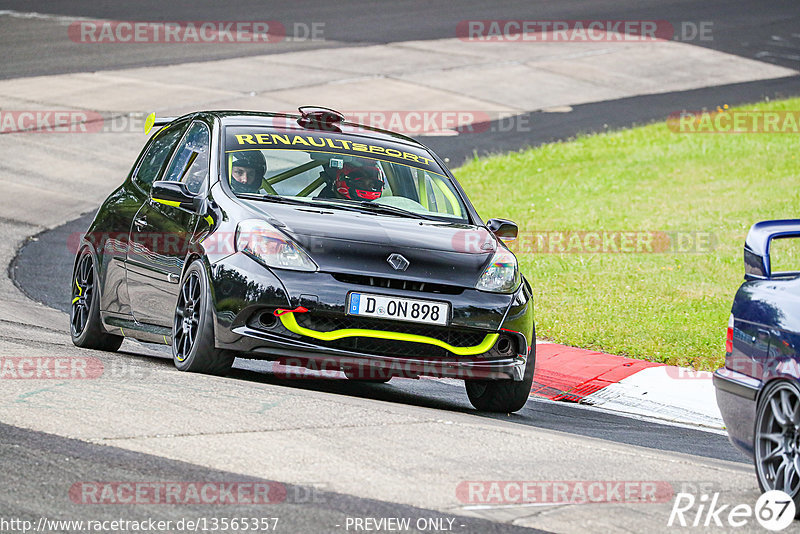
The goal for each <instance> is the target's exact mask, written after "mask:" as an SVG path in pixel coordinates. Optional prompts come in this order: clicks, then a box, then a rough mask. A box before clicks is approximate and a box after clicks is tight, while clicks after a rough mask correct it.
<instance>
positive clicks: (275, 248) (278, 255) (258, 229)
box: [236, 219, 318, 271]
mask: <svg viewBox="0 0 800 534" xmlns="http://www.w3.org/2000/svg"><path fill="white" fill-rule="evenodd" d="M236 250H237V251H238V252H245V253H247V254H249V255H250V256H253V257H254V258H256V259H257V260H259V261H261V262H262V263H263V264H264V265H266V266H268V267H275V268H277V269H291V270H293V271H316V270H317V269H318V267H317V264H316V263H314V260H312V259H311V258H310V257H309V256H308V254H306V252H305V251H304V250H303V249H301V248H300V247H299V246H297V245H296V244H295V243H293V242H292V241H291V240H289V239H287V238H286V236H284V235H283V234H282V233H280V232H279V231H278V230H276V229H275V227H274V226H272V225H271V224H269V223H267V222H265V221H262V220H259V219H248V220H246V221H242V222H240V223H239V226H238V227H237V228H236Z"/></svg>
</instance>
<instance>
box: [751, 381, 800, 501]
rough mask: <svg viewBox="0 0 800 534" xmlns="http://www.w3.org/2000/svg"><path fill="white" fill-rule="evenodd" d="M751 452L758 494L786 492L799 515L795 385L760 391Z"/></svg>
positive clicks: (799, 409) (799, 426) (799, 394)
mask: <svg viewBox="0 0 800 534" xmlns="http://www.w3.org/2000/svg"><path fill="white" fill-rule="evenodd" d="M753 453H754V454H753V457H754V463H755V468H756V477H758V485H759V487H760V488H761V491H768V490H773V489H778V490H781V491H783V492H785V493H788V494H789V496H790V497H791V498H792V500H794V503H795V506H796V507H797V510H798V515H800V388H798V386H797V384H796V383H794V382H790V381H787V380H780V381H776V382H772V383H770V384H769V385H768V386H767V387H766V388H765V389H764V391H763V392H762V394H761V398H760V400H759V401H758V411H757V412H756V431H755V442H754V443H753Z"/></svg>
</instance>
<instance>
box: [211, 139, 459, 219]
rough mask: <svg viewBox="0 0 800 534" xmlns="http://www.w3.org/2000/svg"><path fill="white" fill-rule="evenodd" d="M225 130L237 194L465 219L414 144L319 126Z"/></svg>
mask: <svg viewBox="0 0 800 534" xmlns="http://www.w3.org/2000/svg"><path fill="white" fill-rule="evenodd" d="M227 130H228V131H226V146H225V151H226V160H225V171H226V173H227V180H226V181H227V182H228V183H229V184H230V186H231V189H232V190H233V192H234V193H236V194H251V195H252V194H256V195H258V194H260V195H265V194H266V195H277V196H280V197H292V198H291V199H287V200H291V201H304V202H313V203H326V204H327V203H332V202H335V203H338V204H350V205H352V204H359V205H360V206H361V207H363V205H364V203H367V204H369V203H374V204H379V205H383V206H385V207H387V209H388V208H397V209H396V210H394V211H395V212H397V213H402V212H411V214H414V215H416V216H421V217H424V218H434V219H443V220H450V221H459V222H464V221H468V220H469V217H468V214H467V209H466V206H465V204H464V203H463V200H462V199H461V196H460V193H459V192H458V190H457V189H456V187H455V185H454V184H453V182H452V180H451V179H450V178H449V177H448V176H446V175H445V173H444V170H443V169H442V168H441V167H439V166H438V164H437V163H436V161H435V160H434V159H433V157H432V156H431V155H430V154H429V153H427V152H425V151H424V150H422V149H420V148H418V147H409V146H407V145H399V144H398V145H393V144H387V143H384V144H381V145H373V144H369V143H367V142H366V141H365V142H363V143H362V142H356V141H354V140H350V139H348V138H336V137H332V136H331V134H328V133H322V132H315V133H314V134H305V135H302V136H301V135H291V134H286V133H273V132H270V131H269V130H264V129H259V128H243V127H241V128H233V127H229V128H228V129H227ZM370 141H371V140H370ZM376 142H377V141H376ZM383 211H386V210H383ZM411 214H409V215H411Z"/></svg>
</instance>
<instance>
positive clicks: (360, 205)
mask: <svg viewBox="0 0 800 534" xmlns="http://www.w3.org/2000/svg"><path fill="white" fill-rule="evenodd" d="M315 200H316V199H315ZM319 200H321V201H325V202H331V203H334V204H336V205H337V206H342V207H345V206H346V207H348V208H350V209H360V210H364V211H368V212H372V213H385V214H387V215H402V216H403V217H412V218H415V219H425V220H428V221H436V220H438V219H437V218H435V217H429V216H427V215H423V214H421V213H417V212H414V211H409V210H404V209H403V208H397V207H395V206H389V205H387V204H376V203H375V202H370V201H368V200H345V199H338V198H326V199H319Z"/></svg>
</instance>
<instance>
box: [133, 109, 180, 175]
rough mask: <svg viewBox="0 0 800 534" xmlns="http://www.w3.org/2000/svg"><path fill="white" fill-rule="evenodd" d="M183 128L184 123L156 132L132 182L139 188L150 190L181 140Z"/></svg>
mask: <svg viewBox="0 0 800 534" xmlns="http://www.w3.org/2000/svg"><path fill="white" fill-rule="evenodd" d="M184 126H185V123H184V124H179V125H175V126H171V127H168V128H165V129H162V130H159V131H158V132H156V134H155V135H154V137H153V140H152V142H151V144H150V147H149V148H148V149H147V152H146V153H145V155H144V157H142V160H141V162H140V163H139V167H138V168H137V169H136V174H135V175H134V180H135V181H136V182H137V183H138V184H139V185H140V186H142V187H144V188H145V189H148V190H149V189H150V186H151V185H152V183H153V181H154V180H155V179H156V177H157V176H158V175H159V173H160V172H161V169H162V168H163V167H164V163H165V162H166V160H167V158H168V157H169V155H170V154H171V153H172V149H173V148H174V147H175V144H176V143H177V142H178V140H179V139H180V138H181V134H183V129H184Z"/></svg>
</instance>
